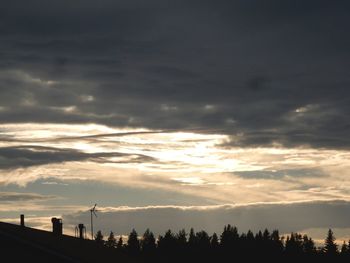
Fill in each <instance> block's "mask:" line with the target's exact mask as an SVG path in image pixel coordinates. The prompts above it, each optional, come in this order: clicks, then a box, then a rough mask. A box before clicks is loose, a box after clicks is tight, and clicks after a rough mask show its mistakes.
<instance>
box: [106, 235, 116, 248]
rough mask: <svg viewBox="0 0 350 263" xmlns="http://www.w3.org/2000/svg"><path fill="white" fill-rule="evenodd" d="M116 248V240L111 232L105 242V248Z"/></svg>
mask: <svg viewBox="0 0 350 263" xmlns="http://www.w3.org/2000/svg"><path fill="white" fill-rule="evenodd" d="M116 246H117V240H116V238H115V237H114V233H113V232H112V231H111V233H110V234H109V236H108V239H107V241H106V247H109V248H115V247H116Z"/></svg>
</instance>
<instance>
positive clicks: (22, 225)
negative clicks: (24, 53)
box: [21, 214, 25, 227]
mask: <svg viewBox="0 0 350 263" xmlns="http://www.w3.org/2000/svg"><path fill="white" fill-rule="evenodd" d="M21 227H25V225H24V215H23V214H21Z"/></svg>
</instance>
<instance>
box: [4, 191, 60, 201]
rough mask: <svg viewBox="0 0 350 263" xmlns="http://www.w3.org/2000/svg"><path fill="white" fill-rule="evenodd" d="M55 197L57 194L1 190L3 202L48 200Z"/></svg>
mask: <svg viewBox="0 0 350 263" xmlns="http://www.w3.org/2000/svg"><path fill="white" fill-rule="evenodd" d="M53 198H56V196H53V195H41V194H37V193H17V192H0V201H1V202H24V201H29V202H33V201H47V200H49V199H53Z"/></svg>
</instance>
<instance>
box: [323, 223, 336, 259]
mask: <svg viewBox="0 0 350 263" xmlns="http://www.w3.org/2000/svg"><path fill="white" fill-rule="evenodd" d="M335 239H336V238H335V236H334V234H333V231H332V230H331V229H329V230H328V233H327V237H326V239H325V242H324V248H323V251H324V253H325V254H327V255H332V256H333V255H336V254H337V252H338V245H337V244H336V243H335Z"/></svg>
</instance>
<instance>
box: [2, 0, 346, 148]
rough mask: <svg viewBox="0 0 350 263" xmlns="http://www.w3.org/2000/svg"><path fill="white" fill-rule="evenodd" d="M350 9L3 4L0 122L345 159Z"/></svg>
mask: <svg viewBox="0 0 350 263" xmlns="http://www.w3.org/2000/svg"><path fill="white" fill-rule="evenodd" d="M349 10H350V4H349V3H347V2H345V1H337V0H336V1H325V0H321V1H316V0H310V1H303V2H301V1H299V2H295V1H291V0H286V1H277V0H269V1H258V0H254V1H243V0H236V1H228V0H224V1H210V0H205V1H196V0H193V1H170V0H167V1H160V0H151V1H147V2H145V1H138V0H132V1H106V0H105V1H99V2H98V3H97V2H96V1H50V3H48V2H46V1H30V2H28V1H11V2H7V3H4V4H3V5H2V8H1V11H0V12H1V13H0V106H1V108H0V121H2V122H28V121H31V122H59V123H62V122H63V123H85V122H95V123H103V124H107V125H115V126H135V127H136V126H137V127H148V128H155V129H189V128H202V129H208V130H210V129H211V130H213V129H219V130H221V131H222V132H223V133H225V134H228V135H232V140H231V142H229V143H228V144H229V145H239V146H264V145H271V144H276V143H278V144H281V145H286V146H296V145H311V146H317V147H327V148H344V147H345V148H348V147H349V146H350V140H349V138H348V134H349V129H350V123H349V118H348V116H349V113H350V106H349V105H350V101H349V98H350V94H349V87H348V86H349V83H350V77H349V74H348V69H349V66H350V65H349V61H350V60H349V58H350V52H349V48H348V46H349V44H350V37H349V34H348V24H349V23H350V21H349V20H350V18H349V16H348V12H349ZM48 81H51V82H48ZM53 81H54V82H53ZM73 106H74V107H75V108H74V110H69V108H68V107H73ZM71 109H73V108H71Z"/></svg>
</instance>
